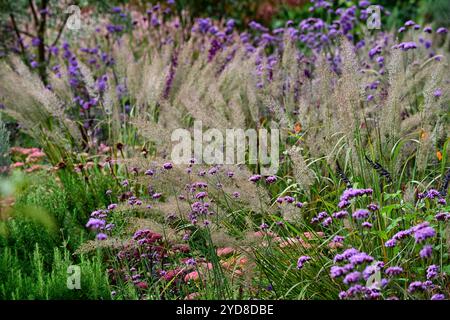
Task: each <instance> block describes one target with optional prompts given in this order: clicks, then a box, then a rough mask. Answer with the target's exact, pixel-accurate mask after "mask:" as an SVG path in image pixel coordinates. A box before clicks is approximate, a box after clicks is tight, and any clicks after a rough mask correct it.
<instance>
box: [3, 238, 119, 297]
mask: <svg viewBox="0 0 450 320" xmlns="http://www.w3.org/2000/svg"><path fill="white" fill-rule="evenodd" d="M44 260H45V257H44V256H43V255H42V253H41V250H40V249H39V246H38V245H36V246H35V248H34V250H32V251H30V252H29V253H28V256H27V260H22V259H21V258H20V257H18V256H17V254H16V252H14V250H12V249H10V248H2V249H0V275H1V279H2V281H1V282H0V299H2V300H4V299H8V300H19V299H20V300H23V299H47V300H48V299H58V300H61V299H63V300H64V299H109V298H110V291H109V284H108V278H107V276H106V273H105V267H104V266H103V264H102V262H101V260H100V258H99V257H98V256H96V257H94V258H92V259H88V258H87V257H84V256H81V257H80V258H79V260H78V261H75V260H74V259H73V258H71V255H70V252H69V251H68V250H67V249H65V248H64V249H61V250H60V249H57V248H55V249H54V251H53V254H52V262H51V264H50V265H49V266H45V263H44ZM26 265H29V268H27V269H24V266H26ZM71 265H77V266H79V267H80V270H81V277H80V280H81V288H80V289H79V290H77V289H73V290H71V289H68V288H67V277H68V270H67V268H68V267H69V266H71Z"/></svg>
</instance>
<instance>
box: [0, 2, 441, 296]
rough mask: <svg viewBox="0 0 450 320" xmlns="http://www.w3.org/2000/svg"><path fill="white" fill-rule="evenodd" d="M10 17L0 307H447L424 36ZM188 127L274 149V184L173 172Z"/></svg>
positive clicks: (43, 13) (344, 14)
mask: <svg viewBox="0 0 450 320" xmlns="http://www.w3.org/2000/svg"><path fill="white" fill-rule="evenodd" d="M29 3H30V4H31V5H30V7H26V10H29V12H30V14H32V15H33V16H34V21H32V22H31V23H30V22H29V21H26V20H24V21H22V20H20V19H19V18H18V17H17V16H15V13H14V12H15V11H14V10H18V9H17V8H9V10H11V11H10V12H11V14H10V15H9V17H8V20H7V21H6V20H5V23H4V26H3V24H2V26H3V27H4V28H7V30H10V32H11V34H12V35H14V34H17V35H19V36H20V37H19V38H15V37H14V36H12V37H11V38H8V37H6V36H5V39H2V40H3V41H2V48H3V49H2V51H0V52H1V53H2V57H1V58H0V115H1V117H0V299H7V300H11V299H113V300H116V299H117V300H119V299H145V300H160V299H164V300H180V299H189V300H193V299H199V300H202V299H205V300H211V299H294V300H295V299H306V300H309V299H321V300H334V299H374V300H381V299H401V300H403V299H432V300H443V299H448V298H449V297H450V282H449V279H450V262H449V253H450V251H449V249H450V227H449V220H450V213H449V208H450V206H449V205H448V204H447V201H448V200H449V198H448V184H449V181H450V163H449V159H450V157H449V152H450V142H449V141H450V139H449V134H448V133H449V132H450V130H449V129H450V122H449V115H450V113H449V111H450V109H449V104H450V86H449V83H450V78H449V73H448V70H449V60H448V59H449V58H450V37H449V35H448V30H447V29H446V28H445V27H444V26H441V25H435V24H434V23H433V21H429V22H428V21H425V20H424V21H418V22H415V21H413V20H411V19H410V20H407V21H401V22H400V23H398V21H397V23H398V25H400V27H398V28H395V29H394V28H387V27H386V26H384V25H383V23H384V22H385V20H384V19H385V17H388V16H389V14H390V13H389V10H388V9H386V8H384V7H380V12H381V14H382V16H383V19H382V24H381V29H370V28H368V27H367V23H366V22H367V19H368V18H369V15H370V14H371V11H369V10H368V7H369V5H371V3H370V1H358V2H355V1H334V2H333V1H330V2H328V1H311V4H309V8H310V9H309V10H307V11H305V10H304V11H302V12H303V13H302V15H303V14H307V17H305V18H302V19H301V20H299V21H292V20H288V21H285V22H284V24H283V25H281V26H280V27H278V28H271V27H266V26H265V25H264V24H263V23H259V22H256V21H251V22H249V23H248V26H247V24H245V25H243V24H242V21H239V24H237V23H236V21H235V20H233V19H227V18H224V17H222V18H221V19H215V18H207V17H194V16H193V15H192V12H191V11H189V10H192V8H191V7H189V6H187V5H185V6H184V4H183V1H166V2H162V3H158V4H156V3H154V4H150V3H144V4H142V5H135V4H133V5H131V4H127V5H122V6H117V7H111V8H107V9H105V11H104V12H103V11H102V13H101V14H94V13H93V12H92V8H90V7H86V8H84V9H83V10H82V11H81V12H80V15H79V16H77V17H75V16H69V15H66V16H64V15H58V14H57V12H59V11H58V10H63V9H64V8H65V4H62V2H60V3H59V4H55V3H53V2H52V1H50V2H49V1H30V2H29ZM67 5H68V4H67ZM397 13H398V12H397ZM73 18H77V19H78V18H79V19H80V22H81V27H80V28H78V29H72V28H69V27H68V26H69V25H70V23H74V22H73V21H72V19H73ZM60 20H62V21H60ZM419 22H420V23H419ZM59 26H62V28H61V27H59ZM64 26H66V27H65V28H64ZM72 27H73V25H72ZM195 121H201V122H202V124H203V128H204V129H205V130H207V129H216V130H217V131H218V132H221V133H225V132H226V130H227V129H230V128H235V129H243V130H246V129H255V130H260V129H267V130H268V131H269V132H272V131H275V130H277V131H279V132H280V141H279V146H280V150H279V167H278V171H277V172H276V173H275V174H272V175H264V174H263V172H264V170H263V164H262V163H260V162H258V163H256V164H249V163H247V161H245V162H244V163H237V164H205V163H203V162H202V161H199V159H196V158H195V157H192V159H191V161H190V162H188V163H185V164H176V163H175V162H174V161H173V159H172V157H171V156H172V150H173V147H174V145H175V144H176V142H174V141H173V139H172V133H173V132H174V131H175V130H176V129H186V130H187V131H188V132H192V133H194V122H195ZM193 136H194V134H193ZM258 143H259V144H261V141H260V140H259V141H258ZM241 151H242V152H243V153H244V154H245V159H246V160H248V159H249V158H250V157H251V154H250V150H249V149H248V148H247V149H245V150H241ZM74 266H75V267H77V268H79V270H80V273H79V274H76V272H75V273H74V272H73V270H74V269H73V267H74ZM75 270H78V269H75ZM77 277H78V278H77ZM77 281H79V283H78V284H79V285H74V284H77Z"/></svg>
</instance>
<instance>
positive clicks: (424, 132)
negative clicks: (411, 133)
mask: <svg viewBox="0 0 450 320" xmlns="http://www.w3.org/2000/svg"><path fill="white" fill-rule="evenodd" d="M427 137H428V133H427V132H426V131H425V130H424V129H420V139H422V140H424V139H426V138H427Z"/></svg>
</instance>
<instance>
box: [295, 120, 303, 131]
mask: <svg viewBox="0 0 450 320" xmlns="http://www.w3.org/2000/svg"><path fill="white" fill-rule="evenodd" d="M300 131H302V125H301V124H300V122H297V123H296V124H295V125H294V132H295V133H299V132H300Z"/></svg>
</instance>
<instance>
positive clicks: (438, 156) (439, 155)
mask: <svg viewBox="0 0 450 320" xmlns="http://www.w3.org/2000/svg"><path fill="white" fill-rule="evenodd" d="M436 156H437V158H438V160H439V161H441V160H442V152H440V151H439V150H438V151H437V152H436Z"/></svg>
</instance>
